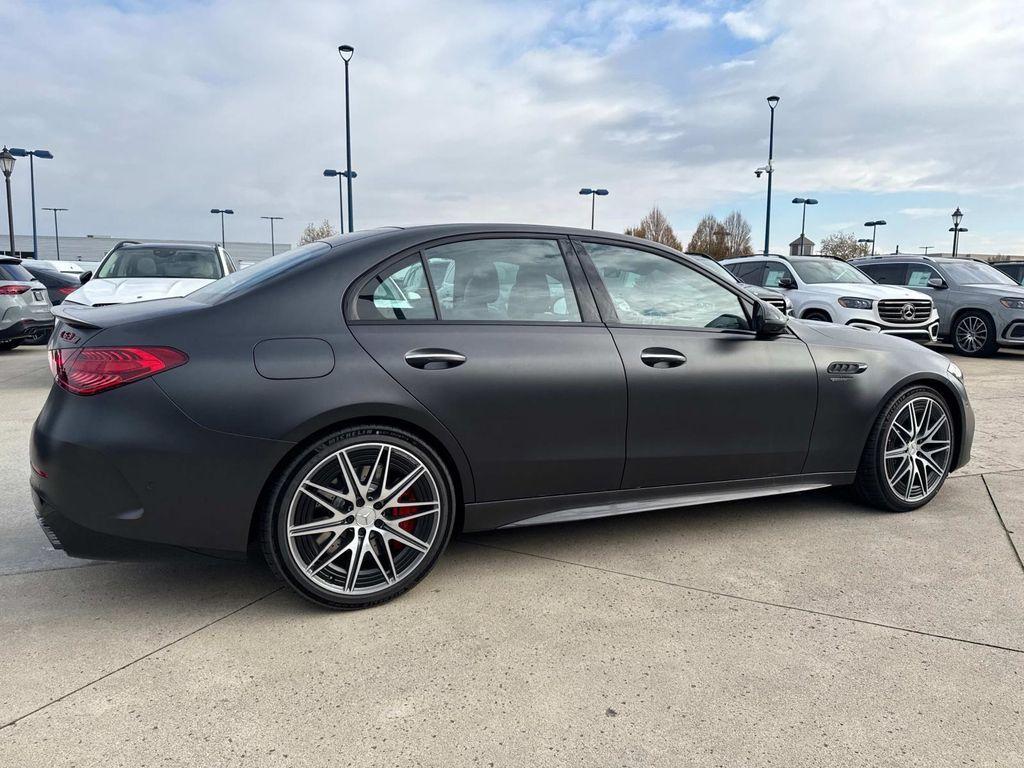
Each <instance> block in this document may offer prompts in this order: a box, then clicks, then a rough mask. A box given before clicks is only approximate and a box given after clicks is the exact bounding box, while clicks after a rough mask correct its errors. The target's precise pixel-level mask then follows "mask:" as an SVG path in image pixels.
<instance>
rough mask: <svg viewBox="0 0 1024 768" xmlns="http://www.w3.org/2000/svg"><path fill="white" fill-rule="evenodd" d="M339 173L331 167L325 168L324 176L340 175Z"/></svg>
mask: <svg viewBox="0 0 1024 768" xmlns="http://www.w3.org/2000/svg"><path fill="white" fill-rule="evenodd" d="M340 175H341V174H340V173H339V172H338V171H336V170H334V169H333V168H325V169H324V176H340Z"/></svg>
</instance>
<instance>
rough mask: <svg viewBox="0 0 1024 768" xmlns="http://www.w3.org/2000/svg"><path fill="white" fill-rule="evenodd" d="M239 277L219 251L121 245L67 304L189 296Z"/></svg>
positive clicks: (224, 253)
mask: <svg viewBox="0 0 1024 768" xmlns="http://www.w3.org/2000/svg"><path fill="white" fill-rule="evenodd" d="M234 271H235V265H234V263H233V262H232V261H231V258H230V257H229V256H228V254H227V251H225V250H224V249H223V248H221V247H220V246H219V245H188V244H177V243H119V244H118V245H116V246H115V247H114V248H113V249H111V250H110V252H109V253H107V255H106V256H105V257H104V258H103V261H102V262H101V263H100V265H99V267H97V268H96V271H95V273H93V272H86V273H84V274H83V275H82V276H81V281H82V287H81V288H80V289H79V290H77V291H75V293H74V295H72V296H70V297H68V299H67V300H68V301H71V302H74V303H75V304H85V305H87V306H101V305H105V304H125V303H131V302H136V301H150V300H152V299H165V298H168V297H177V296H187V295H188V294H190V293H192V291H195V290H197V289H198V288H201V287H202V286H204V285H206V284H207V283H212V282H213V281H214V280H219V279H220V278H222V277H224V276H225V275H230V274H232V273H233V272H234Z"/></svg>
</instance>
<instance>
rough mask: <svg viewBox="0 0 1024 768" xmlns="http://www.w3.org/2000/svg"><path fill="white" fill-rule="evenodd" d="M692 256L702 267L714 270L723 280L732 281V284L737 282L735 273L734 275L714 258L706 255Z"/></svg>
mask: <svg viewBox="0 0 1024 768" xmlns="http://www.w3.org/2000/svg"><path fill="white" fill-rule="evenodd" d="M693 258H695V259H696V260H697V262H698V263H699V264H700V265H701V266H702V267H704V268H705V269H708V270H710V271H712V272H714V273H715V274H716V275H718V276H719V277H720V278H722V279H723V280H728V281H729V282H730V283H733V284H734V285H735V284H737V283H739V280H737V279H736V275H734V274H733V273H732V272H730V271H729V270H728V269H726V268H725V267H723V266H722V265H721V264H719V263H718V262H717V261H715V260H714V259H710V258H708V257H707V256H694V257H693Z"/></svg>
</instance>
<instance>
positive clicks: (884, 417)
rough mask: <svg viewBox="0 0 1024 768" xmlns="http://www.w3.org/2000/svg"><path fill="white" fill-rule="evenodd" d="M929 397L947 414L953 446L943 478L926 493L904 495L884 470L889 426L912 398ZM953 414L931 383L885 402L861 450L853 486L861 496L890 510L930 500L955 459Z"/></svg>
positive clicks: (948, 452)
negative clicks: (915, 496) (908, 497)
mask: <svg viewBox="0 0 1024 768" xmlns="http://www.w3.org/2000/svg"><path fill="white" fill-rule="evenodd" d="M922 397H926V398H928V399H930V400H931V401H932V403H933V405H934V406H935V407H938V408H939V409H940V410H941V412H942V414H943V415H944V416H945V417H946V421H947V423H948V425H949V440H950V447H949V450H948V451H947V453H946V458H945V467H944V471H943V473H942V476H941V479H939V480H938V482H937V483H936V484H935V487H934V488H933V489H932V490H931V491H930V492H929V493H928V494H927V495H925V496H923V497H922V498H920V499H916V500H914V501H907V500H906V499H903V498H901V497H900V496H899V495H898V494H897V493H896V491H894V489H893V488H892V486H891V484H890V482H889V480H888V478H887V476H886V472H885V450H886V441H887V438H888V435H889V430H890V427H891V425H892V423H893V421H894V420H895V419H896V417H897V415H898V414H899V413H900V411H901V410H902V409H903V407H904V406H905V405H906V404H907V403H908V402H909V401H911V400H915V399H917V398H922ZM953 443H954V441H953V418H952V414H951V413H950V410H949V406H948V405H947V404H946V401H945V399H943V397H942V396H941V395H940V394H939V393H938V392H936V391H935V390H934V389H932V388H931V387H926V386H910V387H908V388H907V389H904V390H903V391H902V392H899V393H897V394H896V395H894V396H893V397H892V399H890V400H889V402H888V403H886V405H885V407H884V408H883V409H882V412H881V414H880V415H879V417H878V419H877V421H875V424H874V426H873V427H872V428H871V433H870V434H869V435H868V439H867V443H866V444H865V445H864V452H863V453H862V454H861V460H860V466H859V467H858V469H857V477H856V480H855V481H854V484H853V488H854V491H855V492H856V494H857V496H859V497H860V499H861V500H863V501H864V502H866V503H868V504H870V505H871V506H873V507H877V508H878V509H882V510H885V511H888V512H910V511H912V510H915V509H918V508H919V507H923V506H924V505H925V504H927V503H928V502H930V501H931V500H932V499H933V498H935V495H936V494H937V493H938V492H939V490H940V489H941V488H942V485H943V483H945V481H946V478H947V477H949V467H950V466H951V464H952V462H953Z"/></svg>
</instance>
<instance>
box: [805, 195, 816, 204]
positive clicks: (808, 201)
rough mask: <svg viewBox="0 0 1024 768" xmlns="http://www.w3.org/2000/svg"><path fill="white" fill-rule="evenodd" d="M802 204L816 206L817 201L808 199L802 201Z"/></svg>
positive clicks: (811, 198)
mask: <svg viewBox="0 0 1024 768" xmlns="http://www.w3.org/2000/svg"><path fill="white" fill-rule="evenodd" d="M804 203H806V204H807V205H817V204H818V201H817V200H815V199H814V198H813V197H808V198H807V199H806V200H804Z"/></svg>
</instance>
